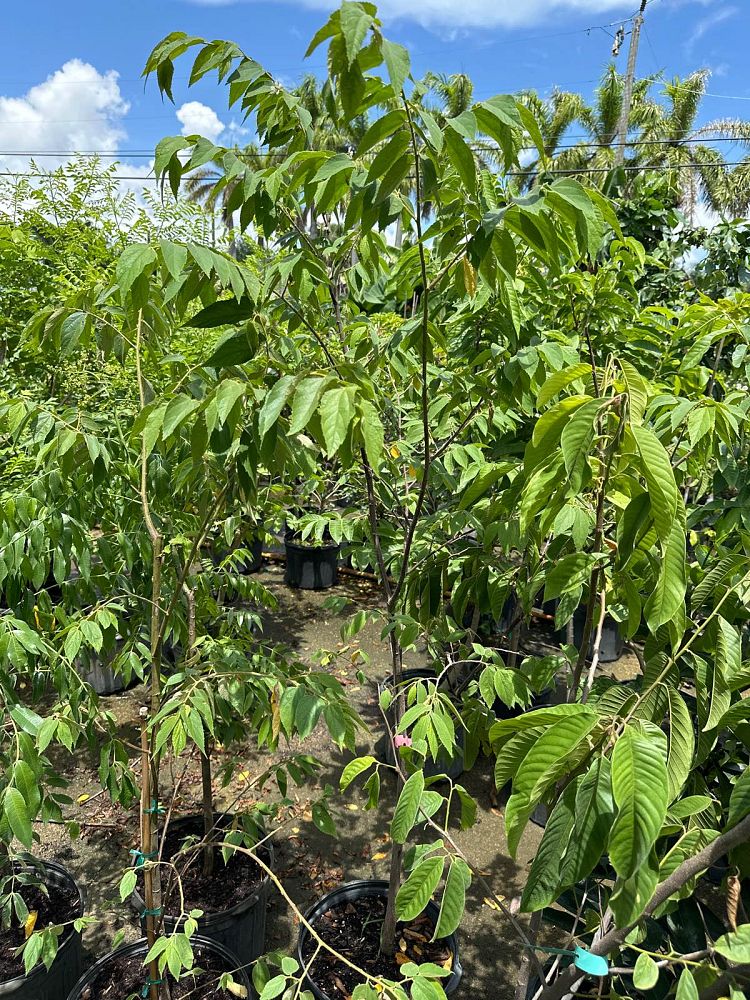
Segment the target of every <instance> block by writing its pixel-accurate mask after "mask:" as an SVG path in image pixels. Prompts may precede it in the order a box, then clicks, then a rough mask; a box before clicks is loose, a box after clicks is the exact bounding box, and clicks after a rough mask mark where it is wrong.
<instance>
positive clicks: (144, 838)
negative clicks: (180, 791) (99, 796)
mask: <svg viewBox="0 0 750 1000" xmlns="http://www.w3.org/2000/svg"><path fill="white" fill-rule="evenodd" d="M140 716H141V771H142V778H141V853H142V855H143V888H144V892H143V895H144V899H145V900H146V911H147V912H146V940H147V941H148V947H149V951H150V950H151V948H153V946H154V942H155V941H156V923H155V920H154V912H153V911H154V873H153V870H152V868H151V865H150V864H149V863H148V856H149V855H150V854H151V852H152V850H153V834H152V828H151V816H152V815H153V813H152V812H151V809H152V801H151V755H150V753H149V743H148V709H147V708H146V707H145V706H144V707H143V708H141V710H140ZM148 975H149V979H151V980H152V982H151V985H150V986H149V997H150V1000H159V987H158V985H157V982H156V981H157V980H158V979H159V966H158V964H157V962H156V960H155V959H154V960H153V961H152V962H150V963H149V970H148Z"/></svg>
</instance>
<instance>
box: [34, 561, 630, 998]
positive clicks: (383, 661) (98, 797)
mask: <svg viewBox="0 0 750 1000" xmlns="http://www.w3.org/2000/svg"><path fill="white" fill-rule="evenodd" d="M259 579H260V580H261V582H262V583H263V584H265V585H266V586H267V587H268V588H269V589H270V590H271V591H272V592H273V593H274V594H275V595H276V597H277V598H278V600H279V607H278V609H277V610H276V611H274V612H268V613H266V614H265V615H264V619H265V632H266V635H267V636H268V637H269V638H272V639H274V640H277V641H283V642H285V643H287V644H289V645H290V646H292V647H294V648H295V649H296V651H297V652H298V654H299V655H300V656H301V657H302V658H303V659H304V660H305V661H309V662H311V663H312V662H313V657H314V654H315V653H316V651H318V650H320V649H329V650H340V649H341V647H342V645H343V644H342V643H341V641H340V634H339V632H340V627H341V624H342V622H343V621H344V620H346V618H348V616H349V614H350V613H351V611H347V612H345V613H344V614H342V615H340V616H338V615H334V614H332V613H331V612H329V611H326V610H325V609H324V608H323V603H324V601H325V600H326V598H327V597H329V596H330V595H331V593H335V594H339V595H344V596H347V597H349V598H350V599H351V600H352V601H353V602H354V603H355V604H356V605H358V606H360V607H368V606H373V605H374V604H375V603H377V600H378V598H377V593H376V591H375V590H374V588H373V586H372V585H371V584H370V583H369V582H367V581H361V580H355V579H352V578H342V581H341V583H340V584H339V586H338V587H337V588H336V589H335V590H334V591H333V592H331V591H327V592H324V593H315V592H311V591H294V590H291V589H289V588H288V587H286V586H285V585H284V583H283V568H282V567H280V566H279V565H278V564H274V563H270V564H268V563H267V564H266V566H265V568H264V569H263V571H262V572H261V574H259ZM351 645H352V647H354V646H358V647H359V648H361V649H362V651H363V652H365V653H366V654H367V655H368V656H369V657H370V665H369V666H368V667H367V668H366V671H367V674H368V682H367V683H366V684H360V683H359V681H358V680H357V676H356V673H357V671H356V667H355V666H353V665H352V664H351V663H350V662H348V663H347V657H348V656H349V653H350V650H348V651H347V653H346V656H345V657H340V658H339V659H338V660H337V662H336V664H335V666H334V667H333V669H334V671H335V673H336V675H337V676H338V677H339V679H340V680H341V681H342V682H343V683H344V684H345V686H346V687H347V690H348V693H349V694H350V695H351V698H352V701H353V703H354V705H355V706H356V708H357V709H358V710H359V711H360V712H361V714H362V716H363V717H364V719H365V721H366V722H367V723H368V724H369V725H370V726H371V728H372V732H371V733H365V734H363V736H362V737H361V739H360V741H359V743H360V745H359V746H358V751H359V752H360V753H366V752H369V751H370V750H371V749H372V747H373V745H374V743H375V740H376V738H377V735H378V719H379V713H378V712H377V705H376V700H375V698H376V684H377V681H378V680H379V679H382V678H383V677H385V676H386V674H387V670H388V650H387V647H386V644H385V643H384V642H382V641H381V639H380V629H379V626H377V625H371V624H368V625H367V626H366V627H365V629H364V630H363V631H362V632H360V633H359V635H358V636H357V639H356V643H353V644H351ZM418 662H419V657H415V656H413V657H412V658H411V664H410V665H416V664H417V663H418ZM615 667H616V673H617V675H618V676H620V677H624V676H627V675H629V674H632V668H633V662H632V660H631V658H630V656H629V655H628V654H626V655H625V656H624V657H623V658H622V659H621V660H620V661H619V662H618V663H617V664H616V665H615ZM144 697H145V689H144V688H143V687H135V688H132V689H131V690H129V691H127V692H125V693H123V694H119V695H112V696H110V697H108V698H106V699H103V703H104V704H106V707H107V709H109V710H110V711H112V712H113V713H115V715H116V717H117V720H118V723H119V724H120V725H121V726H122V727H123V730H125V731H126V732H127V731H128V730H130V731H131V733H132V735H133V736H134V735H135V732H136V720H137V717H138V709H139V707H140V705H141V704H142V703H143V700H144ZM305 750H306V752H310V753H313V754H315V755H317V756H318V757H320V759H321V760H322V761H323V765H324V766H323V769H322V771H321V773H320V775H319V776H318V778H317V780H316V781H315V783H314V785H311V786H310V787H304V788H294V787H293V786H290V789H289V797H290V798H292V799H293V800H294V803H295V805H294V806H293V807H291V808H287V809H285V810H284V811H283V813H282V816H281V819H282V820H283V823H282V828H281V830H280V832H279V833H278V834H277V836H276V838H275V841H274V849H275V852H276V858H277V863H276V867H277V871H278V873H279V875H280V877H281V878H282V881H283V883H284V885H285V887H286V889H287V891H288V892H289V894H290V896H291V897H292V898H293V899H294V900H295V902H296V903H297V905H299V906H300V907H301V908H302V909H303V910H304V909H305V908H307V907H308V906H310V905H312V903H313V902H314V901H315V900H316V899H317V898H318V897H319V896H320V895H322V894H323V893H325V892H327V891H328V890H330V889H332V888H334V887H335V886H336V885H339V884H340V883H341V882H345V881H350V880H352V879H357V878H378V879H385V878H387V873H388V845H387V833H386V831H387V827H388V822H389V817H388V816H387V810H385V809H384V810H382V811H381V813H380V814H379V815H378V814H376V813H374V812H365V810H364V808H363V806H364V798H363V796H362V795H361V794H360V793H359V791H357V790H356V789H352V790H350V792H349V793H347V794H346V795H339V794H336V795H334V796H333V797H332V798H331V800H330V811H331V814H332V816H333V818H334V820H335V822H336V825H337V827H338V830H339V833H340V837H339V839H338V840H333V839H332V838H330V837H327V836H325V835H324V834H322V833H321V832H320V831H319V830H318V829H317V827H316V826H315V825H314V824H313V822H312V818H311V814H310V809H309V803H310V801H311V799H314V798H317V797H318V796H319V794H320V790H321V789H322V788H323V787H325V785H326V784H330V785H333V786H334V787H336V788H337V787H338V778H339V774H340V772H341V768H342V766H343V764H344V763H345V762H346V758H345V757H344V755H342V754H340V753H339V752H338V751H337V750H336V748H335V747H334V746H333V744H332V743H331V742H330V739H329V738H328V737H327V733H326V732H325V730H324V729H323V727H322V726H321V727H318V729H317V730H316V731H315V732H314V733H313V734H312V736H311V737H310V738H309V740H308V741H306V743H305ZM268 763H269V760H268V754H264V753H259V752H258V750H257V749H254V748H253V747H252V746H251V745H250V746H248V747H247V748H243V749H242V751H241V767H240V768H239V769H238V770H239V773H238V775H237V776H236V778H235V780H234V781H233V782H232V784H231V785H230V786H229V787H228V788H227V789H217V791H216V801H217V805H218V806H219V807H221V806H222V805H227V804H229V802H231V801H233V800H238V797H239V800H238V805H239V806H240V807H242V806H243V805H250V804H252V803H254V802H255V801H257V798H258V791H257V789H256V788H254V787H253V778H254V777H255V776H257V775H259V774H261V773H262V772H263V771H264V770H265V768H266V767H267V766H268ZM63 766H64V772H65V774H66V777H67V778H68V780H69V782H70V790H69V794H70V795H71V796H72V797H73V798H74V799H75V805H74V806H72V807H71V809H70V817H71V818H73V819H75V820H76V821H77V822H78V823H79V824H80V825H81V828H82V833H81V836H80V837H79V838H78V839H77V840H75V841H73V842H71V841H70V840H69V838H68V836H67V832H66V830H65V828H64V827H60V826H54V825H49V824H48V825H45V826H40V827H39V836H40V851H39V853H40V854H41V855H42V856H43V857H47V858H55V859H57V860H58V861H60V862H62V863H63V864H65V865H66V866H68V867H69V868H70V870H71V872H72V873H73V874H74V875H75V876H77V877H78V879H79V880H80V881H81V882H82V883H83V885H84V887H85V890H86V894H87V899H88V910H89V912H90V913H92V914H93V915H95V916H96V917H97V918H98V921H97V923H96V925H95V926H93V927H91V928H89V929H87V931H86V933H85V937H84V941H85V946H86V949H87V953H88V955H89V957H90V958H91V959H92V960H93V959H94V958H96V957H99V956H101V955H102V954H104V953H106V951H107V950H108V948H109V943H110V942H111V940H112V937H113V935H114V933H115V931H116V930H118V929H124V930H125V933H126V939H127V940H133V939H135V938H137V937H138V936H139V932H138V928H137V921H136V920H135V917H134V914H133V913H132V911H131V910H130V909H129V907H128V905H127V904H123V903H120V900H119V893H118V884H119V880H120V877H121V874H122V870H123V866H126V865H128V864H129V863H130V858H129V855H128V851H129V849H130V848H132V847H135V846H136V844H137V809H136V807H134V808H133V809H132V810H131V811H130V812H129V813H125V812H124V811H123V810H121V809H120V808H119V807H113V806H112V805H111V804H110V803H109V800H108V799H107V798H106V796H105V795H103V794H97V793H98V792H99V779H98V775H97V768H98V759H97V758H96V755H94V754H91V755H86V754H84V755H81V754H80V753H79V754H78V755H77V756H76V757H75V759H74V761H73V763H72V764H71V762H70V758H68V760H67V762H66V763H64V765H63ZM199 781H200V775H199V767H198V764H197V762H196V763H195V765H194V766H192V767H191V768H190V769H189V771H188V773H187V775H186V777H185V779H184V780H183V781H182V783H181V785H180V799H179V803H178V805H179V809H180V811H194V808H195V806H196V805H197V804H198V803H199V801H200V784H199ZM462 781H463V783H464V784H465V785H466V787H467V788H468V790H469V791H470V792H471V793H472V794H473V795H474V796H475V798H476V799H477V801H478V803H479V811H478V819H477V823H476V824H475V826H474V827H473V828H472V829H470V830H468V831H466V832H464V833H460V834H458V835H457V841H458V842H459V843H460V846H461V848H462V849H463V850H464V852H465V853H466V854H467V856H468V857H470V858H471V860H472V861H473V862H474V864H475V865H477V866H478V868H479V869H480V870H481V871H482V872H483V873H484V874H485V877H486V878H487V880H488V881H489V883H490V884H491V885H492V887H493V889H494V891H495V892H496V893H497V894H498V895H499V896H501V897H504V898H505V899H506V900H508V901H510V900H511V899H512V898H513V897H514V896H516V895H518V894H519V893H520V891H521V889H522V887H523V884H524V879H525V874H526V871H527V867H528V863H529V860H530V858H532V857H533V855H534V852H535V850H536V847H537V846H538V843H539V841H540V839H541V833H542V831H541V829H539V828H538V827H536V826H534V825H533V824H529V826H528V828H527V830H526V833H525V835H524V838H523V839H522V842H521V845H520V848H519V851H518V857H517V859H516V860H513V859H512V858H510V857H509V856H508V852H507V846H506V841H505V832H504V826H503V815H502V806H497V805H495V799H494V795H493V782H492V764H491V762H490V761H488V760H485V759H481V758H480V760H479V761H478V762H477V765H476V767H475V768H474V769H473V771H472V772H471V773H470V774H467V775H464V777H463V779H462ZM388 791H389V790H388V789H387V788H384V789H383V793H382V799H383V801H385V802H387V801H388ZM391 791H392V789H391ZM272 794H273V793H272ZM484 897H485V892H484V890H483V889H482V887H481V886H480V885H477V884H474V885H472V887H471V889H470V890H469V893H468V898H467V907H466V914H465V916H464V920H463V923H462V925H461V928H460V930H459V945H460V960H461V964H462V966H463V969H464V979H463V983H462V986H461V989H460V994H463V995H468V994H469V993H471V995H472V996H473V997H474V998H475V1000H505V998H510V997H512V995H513V989H514V986H515V982H516V977H517V972H518V967H519V963H520V958H521V955H520V951H519V946H518V943H517V939H516V938H515V937H514V934H513V931H512V928H510V927H509V925H508V923H507V921H506V920H505V918H504V917H503V916H502V915H501V914H499V913H498V912H496V910H494V909H493V908H492V907H491V906H489V905H488V904H487V903H486V902H485V899H484ZM296 938H297V927H296V920H295V917H294V915H293V914H292V912H291V911H290V910H289V908H288V907H287V905H286V904H285V903H284V901H283V900H282V899H281V898H280V897H279V896H278V895H277V894H276V893H275V892H273V893H272V899H271V903H270V906H269V911H268V931H267V939H266V943H267V947H268V949H269V950H270V949H273V948H279V949H284V950H288V949H292V948H293V947H296ZM460 994H459V995H460Z"/></svg>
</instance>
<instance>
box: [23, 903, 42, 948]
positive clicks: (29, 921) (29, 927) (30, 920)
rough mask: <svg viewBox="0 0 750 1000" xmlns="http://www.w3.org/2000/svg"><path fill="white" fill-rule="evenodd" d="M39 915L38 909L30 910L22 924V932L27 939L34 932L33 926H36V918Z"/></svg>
mask: <svg viewBox="0 0 750 1000" xmlns="http://www.w3.org/2000/svg"><path fill="white" fill-rule="evenodd" d="M38 916H39V911H38V910H32V911H31V912H30V913H29V915H28V917H26V922H25V923H24V925H23V933H24V935H25V937H26V940H27V941H28V940H29V938H30V937H31V935H32V934H33V933H34V928H35V927H36V918H37V917H38Z"/></svg>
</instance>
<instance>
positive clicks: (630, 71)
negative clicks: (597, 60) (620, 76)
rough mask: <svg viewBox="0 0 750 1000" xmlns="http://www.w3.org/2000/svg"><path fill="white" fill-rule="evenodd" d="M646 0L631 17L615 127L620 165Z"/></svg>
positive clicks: (620, 163)
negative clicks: (617, 124) (626, 65)
mask: <svg viewBox="0 0 750 1000" xmlns="http://www.w3.org/2000/svg"><path fill="white" fill-rule="evenodd" d="M647 3H648V0H641V9H640V10H639V11H638V13H637V14H636V15H635V17H634V18H633V29H632V31H631V33H630V50H629V51H628V68H627V71H626V73H625V88H624V90H623V92H622V110H621V112H620V124H619V126H618V129H617V155H616V158H615V162H616V163H617V166H618V167H619V166H622V164H623V163H624V161H625V142H626V140H627V138H628V119H629V118H630V102H631V100H632V98H633V81H634V80H635V61H636V58H637V56H638V42H639V40H640V37H641V25H642V24H643V12H644V10H645V9H646V4H647Z"/></svg>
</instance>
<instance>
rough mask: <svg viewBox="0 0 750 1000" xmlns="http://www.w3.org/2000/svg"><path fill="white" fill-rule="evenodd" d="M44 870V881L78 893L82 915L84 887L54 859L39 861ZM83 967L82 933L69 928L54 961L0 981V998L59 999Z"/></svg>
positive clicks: (64, 994)
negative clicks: (47, 967)
mask: <svg viewBox="0 0 750 1000" xmlns="http://www.w3.org/2000/svg"><path fill="white" fill-rule="evenodd" d="M39 864H40V865H41V866H42V868H43V869H44V872H45V876H44V881H45V882H46V884H47V885H58V886H60V887H61V888H65V889H67V890H72V891H74V892H75V893H76V894H77V895H78V901H79V904H80V912H79V914H78V916H83V911H84V906H85V898H84V894H83V890H82V889H81V887H80V886H79V885H78V884H77V882H76V881H75V879H74V878H73V876H72V875H71V874H70V872H68V871H67V870H66V869H65V868H63V866H62V865H58V864H57V863H56V862H54V861H40V862H39ZM82 968H83V955H82V951H81V935H80V932H79V931H76V930H73V929H71V931H70V933H68V935H67V936H66V937H65V938H64V939H63V940H62V942H61V943H60V947H59V948H58V951H57V956H56V957H55V961H54V962H53V963H52V965H51V966H50V968H49V971H48V970H47V969H46V968H45V967H44V965H37V966H36V967H35V968H34V969H32V970H31V972H30V973H29V974H28V976H19V977H18V978H16V979H8V980H6V981H5V982H4V983H0V997H2V998H3V1000H62V998H63V997H67V995H68V993H69V992H70V991H71V989H72V988H73V987H74V986H75V984H76V982H77V981H78V979H79V977H80V975H81V969H82Z"/></svg>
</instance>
